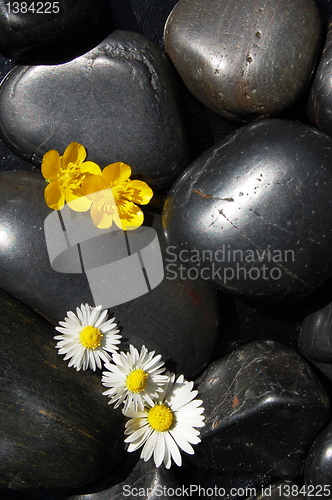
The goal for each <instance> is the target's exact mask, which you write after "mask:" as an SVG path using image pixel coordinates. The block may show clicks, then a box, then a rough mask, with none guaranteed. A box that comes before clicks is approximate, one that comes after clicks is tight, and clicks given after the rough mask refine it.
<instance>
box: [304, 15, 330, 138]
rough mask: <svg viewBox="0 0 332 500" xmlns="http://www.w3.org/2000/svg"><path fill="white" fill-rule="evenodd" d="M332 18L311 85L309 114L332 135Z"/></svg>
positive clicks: (316, 124)
mask: <svg viewBox="0 0 332 500" xmlns="http://www.w3.org/2000/svg"><path fill="white" fill-rule="evenodd" d="M331 77H332V18H331V19H330V20H329V23H328V32H327V38H326V43H325V47H324V51H323V54H322V56H321V59H320V63H319V66H318V69H317V72H316V75H315V78H314V81H313V84H312V87H311V92H310V97H309V100H308V106H307V114H308V117H309V119H310V120H311V122H312V123H313V124H314V125H315V126H316V127H318V128H320V129H321V130H322V131H323V132H325V133H326V134H328V135H332V119H331V113H332V87H331Z"/></svg>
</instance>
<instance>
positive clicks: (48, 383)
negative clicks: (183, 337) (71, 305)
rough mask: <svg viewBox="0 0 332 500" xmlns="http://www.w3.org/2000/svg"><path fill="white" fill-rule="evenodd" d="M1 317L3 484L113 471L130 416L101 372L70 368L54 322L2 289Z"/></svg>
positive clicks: (50, 484)
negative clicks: (109, 392) (110, 397)
mask: <svg viewBox="0 0 332 500" xmlns="http://www.w3.org/2000/svg"><path fill="white" fill-rule="evenodd" d="M0 315H1V326H0V344H1V345H0V366H1V387H0V392H1V406H0V422H1V433H0V485H1V486H2V487H3V486H6V487H9V488H25V489H26V488H39V487H44V488H70V487H75V486H79V485H82V484H85V483H87V482H89V481H92V480H94V479H97V478H98V477H100V476H101V475H102V474H105V473H106V472H108V471H110V470H111V469H112V468H113V467H114V466H115V465H116V464H117V463H118V461H119V459H120V458H121V456H122V455H123V454H124V443H123V430H124V419H123V415H122V414H121V411H120V410H114V409H111V408H110V407H109V406H108V405H107V400H106V398H105V396H103V395H102V385H101V382H100V374H94V373H93V372H91V371H89V372H76V370H74V369H73V368H68V366H67V363H66V362H64V361H63V359H62V357H61V356H59V355H58V354H57V350H56V349H55V343H56V342H55V340H53V336H54V333H55V332H54V328H53V327H52V325H50V324H49V323H48V322H47V321H45V320H44V319H43V318H41V317H40V316H38V315H37V314H35V313H33V312H32V311H29V310H28V309H27V308H26V307H25V306H23V305H22V304H20V303H19V302H17V300H15V299H13V298H12V297H11V296H9V295H8V294H6V293H5V292H4V291H2V290H1V291H0Z"/></svg>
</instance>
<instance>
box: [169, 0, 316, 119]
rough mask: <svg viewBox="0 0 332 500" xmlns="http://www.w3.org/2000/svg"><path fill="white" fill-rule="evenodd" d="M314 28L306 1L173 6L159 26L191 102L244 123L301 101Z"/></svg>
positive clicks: (195, 0) (187, 0) (184, 1)
mask: <svg viewBox="0 0 332 500" xmlns="http://www.w3.org/2000/svg"><path fill="white" fill-rule="evenodd" d="M320 24H321V23H320V16H319V12H318V9H317V6H316V3H315V2H314V1H313V0H281V1H279V2H275V0H264V1H261V0H260V1H258V2H257V1H256V0H237V1H236V2H234V1H233V0H223V1H222V2H211V1H207V0H180V1H179V2H178V3H177V5H176V6H175V7H174V9H173V11H172V12H171V14H170V16H169V18H168V21H167V22H166V26H165V47H166V51H167V53H168V54H169V56H170V58H171V59H172V61H173V63H174V65H175V67H176V69H177V70H178V72H179V74H180V76H181V77H182V79H183V81H184V82H185V84H186V86H187V87H188V89H189V90H190V91H191V92H192V93H193V94H194V96H195V97H196V98H197V99H199V100H200V101H201V102H203V103H204V104H205V105H206V106H207V107H208V108H210V109H212V110H213V111H215V112H216V113H218V114H220V115H222V116H224V117H226V118H229V119H236V120H242V121H248V120H251V119H254V118H257V117H259V116H271V115H272V114H275V113H278V112H280V111H281V110H283V109H284V108H285V107H286V106H288V105H289V104H291V103H292V102H293V101H294V100H295V99H296V98H297V97H298V96H299V95H300V94H301V92H302V91H303V89H304V88H305V87H306V85H307V84H308V81H309V78H310V76H311V73H312V71H313V68H314V64H315V60H316V56H317V50H318V49H319V42H320V36H321V26H320ZM281 47H282V49H281Z"/></svg>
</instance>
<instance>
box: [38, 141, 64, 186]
mask: <svg viewBox="0 0 332 500" xmlns="http://www.w3.org/2000/svg"><path fill="white" fill-rule="evenodd" d="M60 170H61V161H60V155H59V153H58V152H57V151H55V149H51V151H48V152H47V153H45V154H44V156H43V160H42V165H41V172H42V174H43V176H44V177H45V179H48V180H50V181H55V180H56V179H57V178H58V176H59V174H60Z"/></svg>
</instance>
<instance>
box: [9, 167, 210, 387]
mask: <svg viewBox="0 0 332 500" xmlns="http://www.w3.org/2000/svg"><path fill="white" fill-rule="evenodd" d="M44 187H45V182H44V180H43V179H42V176H41V174H38V173H30V172H6V173H2V174H1V175H0V218H1V221H2V223H1V231H0V235H1V238H0V283H1V286H2V288H4V289H5V290H6V291H7V292H9V293H10V294H12V295H13V296H15V297H16V298H18V299H19V300H20V301H22V302H23V303H25V304H26V305H28V306H29V307H31V308H32V309H35V310H36V311H38V312H39V313H40V314H42V315H43V316H45V317H46V318H47V319H48V320H49V321H51V322H52V323H53V324H57V323H58V321H60V320H63V318H64V317H65V316H66V313H67V311H69V310H72V311H75V310H76V307H77V306H79V305H80V304H81V302H84V303H85V302H87V303H89V304H90V305H94V302H93V297H92V294H91V292H90V288H89V284H88V281H87V278H86V276H85V274H74V273H70V274H69V273H68V274H66V273H61V272H56V271H54V270H53V269H52V268H51V265H50V260H49V257H48V253H47V248H46V241H45V235H44V229H43V228H44V220H45V219H46V217H47V216H48V214H49V213H50V212H51V210H50V209H49V208H48V207H47V206H46V204H45V201H44V197H43V190H44ZM145 223H146V224H147V225H150V224H152V227H153V228H155V229H156V231H157V233H159V242H160V245H161V251H162V255H163V258H164V267H166V264H167V263H166V260H165V259H166V258H167V253H166V244H165V243H164V241H163V239H162V229H161V222H160V215H158V214H156V215H154V216H149V215H148V214H147V215H146V219H145ZM165 271H166V272H165V277H164V279H163V280H162V282H161V283H160V284H159V285H158V286H157V287H155V288H154V289H152V290H151V291H150V292H149V293H147V294H145V295H142V296H141V297H138V298H136V299H134V300H131V301H130V302H126V303H124V304H122V305H118V306H115V307H112V308H111V313H112V314H114V316H115V318H116V321H117V322H119V324H120V327H121V333H122V335H123V337H124V338H125V339H126V340H128V341H129V342H130V343H132V344H134V345H135V346H136V347H137V348H138V349H139V348H140V346H141V345H142V344H145V346H146V347H147V348H148V349H151V350H154V351H156V352H157V353H158V354H161V355H162V356H163V358H164V359H165V360H168V362H169V368H170V369H171V370H173V371H175V370H176V371H178V372H179V373H184V374H185V376H186V377H188V378H193V377H196V376H197V375H198V373H200V372H201V371H202V370H203V369H204V367H205V366H206V364H207V363H208V361H209V359H210V357H211V355H212V353H213V349H214V346H215V343H216V340H217V336H218V323H219V312H218V300H217V295H216V293H215V290H214V288H213V287H212V286H211V285H210V284H208V283H206V282H205V281H204V280H201V279H198V280H182V279H181V277H180V276H178V277H177V278H176V279H169V276H167V268H166V269H165ZM171 278H173V276H171ZM119 286H120V284H119ZM96 305H98V304H96Z"/></svg>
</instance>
